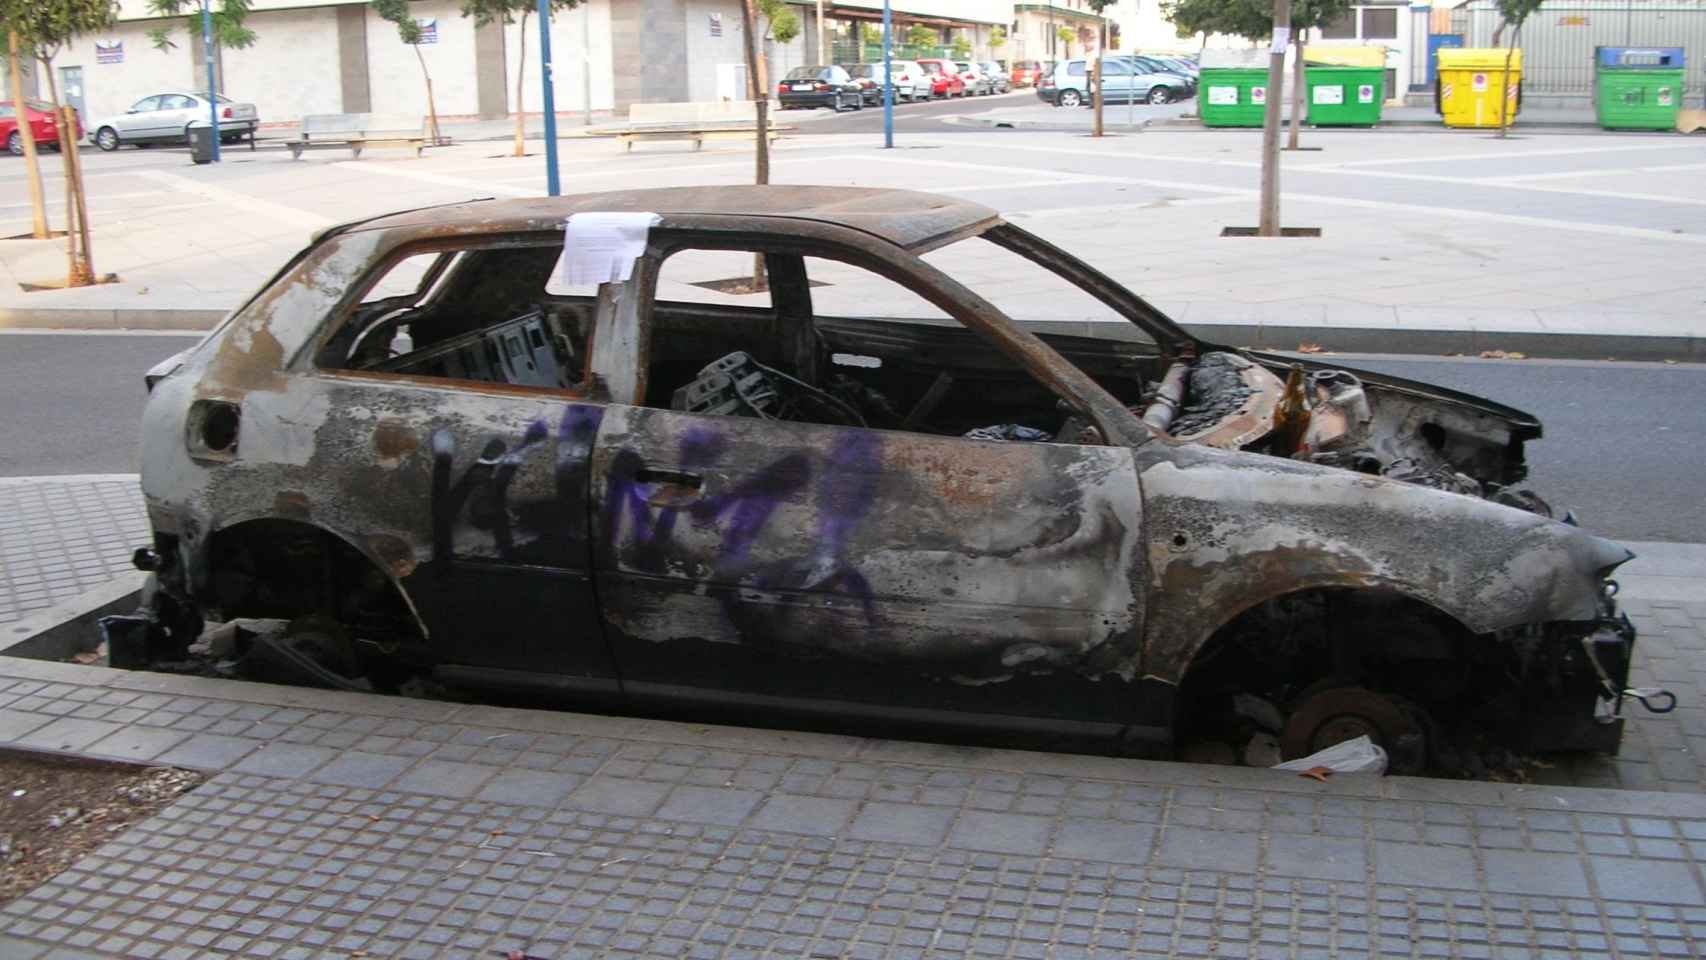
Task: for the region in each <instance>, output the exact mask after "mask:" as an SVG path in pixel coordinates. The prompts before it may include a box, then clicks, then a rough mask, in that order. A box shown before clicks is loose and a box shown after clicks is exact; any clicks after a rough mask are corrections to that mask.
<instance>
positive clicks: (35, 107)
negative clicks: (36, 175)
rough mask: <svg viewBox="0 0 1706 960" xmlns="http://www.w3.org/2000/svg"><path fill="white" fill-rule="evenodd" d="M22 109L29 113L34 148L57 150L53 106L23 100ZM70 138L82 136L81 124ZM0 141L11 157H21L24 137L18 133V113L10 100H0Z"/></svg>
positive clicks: (56, 132) (45, 102) (57, 126)
mask: <svg viewBox="0 0 1706 960" xmlns="http://www.w3.org/2000/svg"><path fill="white" fill-rule="evenodd" d="M24 107H25V109H26V110H27V112H28V113H29V117H30V132H31V133H32V134H34V135H35V138H36V146H38V147H44V146H45V147H53V148H54V149H58V148H59V124H58V123H57V122H56V121H55V120H54V112H53V104H51V103H48V102H47V101H45V100H25V101H24ZM71 136H72V138H73V139H78V138H81V137H82V136H83V124H82V123H81V122H79V123H78V124H77V129H76V130H74V131H72V134H71ZM0 141H4V142H5V144H6V149H7V151H9V152H10V153H11V154H12V156H14V157H16V156H21V155H23V152H24V135H23V134H22V133H20V132H18V111H17V108H16V107H15V106H14V105H13V103H12V101H10V100H0Z"/></svg>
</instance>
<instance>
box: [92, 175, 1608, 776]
mask: <svg viewBox="0 0 1706 960" xmlns="http://www.w3.org/2000/svg"><path fill="white" fill-rule="evenodd" d="M623 211H630V212H634V211H644V212H648V213H651V214H655V215H656V217H655V225H654V226H652V227H651V229H650V231H649V233H648V234H647V235H646V239H645V243H644V249H643V252H641V253H640V255H639V256H638V258H637V260H635V261H634V263H633V266H632V273H631V275H630V276H629V278H628V279H626V280H624V281H619V282H610V283H604V284H601V285H596V286H594V287H588V288H585V289H579V290H568V291H566V292H565V291H563V290H561V289H560V286H561V285H560V283H559V282H558V281H557V280H554V279H553V277H554V276H556V274H557V269H558V261H559V259H560V257H562V255H563V253H564V230H563V224H564V221H565V218H567V217H570V216H572V215H574V214H577V213H592V212H599V213H605V212H623ZM967 245H973V246H977V245H990V246H989V247H983V246H977V249H979V250H982V249H995V250H997V251H998V252H1000V253H1001V254H1002V255H1004V256H1011V257H1017V258H1019V259H1021V260H1023V261H1025V262H1028V263H1029V264H1032V265H1035V266H1038V267H1040V268H1041V269H1042V270H1043V271H1045V272H1046V274H1047V275H1048V276H1049V277H1051V278H1052V279H1054V280H1056V281H1058V282H1060V283H1061V284H1063V285H1065V286H1067V287H1069V288H1071V289H1073V290H1076V291H1078V292H1080V293H1084V294H1087V295H1088V296H1089V297H1090V298H1091V299H1093V300H1094V302H1095V303H1096V304H1098V305H1099V309H1101V310H1103V311H1104V312H1105V313H1106V314H1107V315H1109V316H1111V317H1116V318H1123V319H1124V320H1126V321H1129V323H1130V324H1131V328H1130V329H1131V331H1132V335H1131V336H1130V337H1124V338H1120V339H1093V338H1090V337H1085V336H1072V335H1061V334H1050V333H1044V334H1043V335H1040V336H1039V335H1036V334H1033V333H1031V332H1028V331H1027V329H1026V328H1024V327H1022V326H1021V325H1020V324H1019V323H1017V322H1016V321H1015V320H1014V319H1012V318H1011V317H1010V316H1009V315H1008V314H1007V313H1005V312H1003V311H1002V310H1001V309H999V308H998V307H997V306H996V305H994V304H992V303H991V302H990V301H989V300H987V299H985V298H984V297H983V296H980V295H979V293H977V292H975V291H974V290H973V289H971V288H970V287H969V286H968V285H966V284H962V283H960V282H958V281H956V280H955V279H953V278H952V277H950V276H949V275H948V274H947V273H945V272H943V271H942V270H939V269H937V268H936V267H934V266H933V265H932V264H931V262H928V261H927V260H926V259H925V258H924V255H925V254H927V253H930V252H932V251H936V250H941V249H948V248H953V249H963V248H965V247H966V246H967ZM693 251H725V252H726V251H739V252H741V253H742V254H746V253H756V254H759V255H762V257H763V258H764V260H765V263H766V266H767V270H768V278H769V285H770V300H771V304H770V306H768V307H763V308H754V307H744V306H736V305H724V304H718V303H685V302H676V301H672V300H670V299H669V298H667V297H666V296H664V294H663V293H662V292H660V287H659V283H658V278H659V274H660V270H661V269H662V268H663V266H664V265H665V264H666V263H668V262H669V261H670V259H671V258H672V257H676V256H678V255H682V254H685V253H689V252H693ZM748 263H750V259H748ZM808 263H809V264H813V265H814V266H813V273H814V275H816V273H817V272H819V267H818V266H816V265H820V264H828V265H833V266H834V267H835V268H836V269H841V270H853V271H861V272H868V273H870V274H874V275H876V276H877V277H879V278H882V279H883V280H884V281H885V282H890V283H893V284H898V285H899V286H900V287H901V288H903V289H904V290H906V291H908V292H910V294H913V295H916V296H917V297H918V298H920V300H921V301H922V302H926V303H928V304H931V305H934V306H935V307H936V308H938V309H939V310H940V311H941V312H942V313H944V314H945V315H946V317H947V318H948V319H947V320H946V321H944V320H940V319H938V320H934V321H917V322H910V321H907V320H904V319H896V318H892V317H881V316H869V315H865V316H832V315H829V312H828V311H826V310H822V309H814V303H813V298H814V289H815V283H816V281H813V280H811V279H809V278H808V276H807V274H808V269H807V265H808ZM402 265H410V266H412V269H413V272H412V273H407V274H406V276H407V278H408V280H407V282H406V283H402V284H398V283H397V282H396V280H395V277H396V276H397V272H398V270H400V269H401V268H402ZM553 290H555V291H556V292H553ZM819 295H820V296H821V295H823V294H819ZM1080 329H1082V328H1080ZM148 380H149V388H150V397H149V401H148V404H147V408H146V413H145V417H144V424H143V431H144V439H143V463H142V485H143V490H144V493H145V495H146V499H147V504H148V510H149V515H150V519H151V522H152V526H153V529H154V543H153V544H152V546H151V547H149V548H147V549H145V550H142V551H139V553H138V557H137V563H138V566H140V567H142V568H143V569H147V570H150V571H152V573H153V576H152V578H151V579H150V585H149V588H148V589H147V591H146V604H145V607H144V609H143V610H141V611H139V612H138V614H137V615H135V616H132V617H121V618H110V619H109V620H108V621H107V622H106V623H105V624H104V627H105V629H106V632H107V635H108V639H109V643H110V650H111V656H112V660H113V662H114V664H115V665H122V666H135V667H150V666H152V667H165V668H180V667H181V663H182V662H183V661H184V660H185V659H186V657H187V656H188V653H187V651H188V649H189V646H190V644H191V643H192V642H196V641H197V638H198V637H200V636H201V635H202V633H203V631H204V629H205V628H206V626H207V625H208V624H209V623H211V622H216V621H223V622H238V623H243V624H247V625H249V627H250V629H244V630H237V631H229V632H227V633H226V634H225V638H224V640H223V641H216V643H215V646H216V647H217V649H216V650H215V651H214V654H213V655H214V657H215V658H216V659H218V658H224V659H225V660H226V661H228V662H229V663H230V664H234V665H235V666H234V667H232V669H237V670H241V671H243V672H245V673H247V674H249V675H254V676H260V677H273V678H281V679H292V680H297V681H304V680H305V681H308V682H318V683H323V684H327V685H334V686H357V687H361V688H377V689H383V690H395V689H397V688H399V687H403V688H406V687H408V686H409V685H411V684H414V683H418V682H429V683H442V684H447V685H451V686H455V687H475V688H499V689H507V690H521V691H529V692H532V693H542V694H549V695H560V696H562V697H564V698H567V699H569V700H571V701H573V702H580V703H588V702H612V703H620V704H624V705H629V706H633V707H639V708H652V707H656V706H659V705H671V704H684V703H685V704H693V705H705V704H710V705H722V706H728V707H733V708H735V709H738V710H741V711H748V712H756V711H762V710H777V711H785V712H788V713H791V714H796V715H805V716H823V717H830V718H837V719H839V720H853V721H857V722H864V721H880V722H890V721H899V722H902V723H913V722H918V723H926V724H931V725H935V726H947V727H954V728H959V729H962V730H966V731H974V732H975V731H989V730H994V731H999V732H1000V733H1001V735H1002V736H1003V737H1004V738H1006V739H1007V740H1008V741H1009V742H1012V740H1013V739H1014V738H1018V739H1019V740H1021V741H1023V740H1025V739H1027V738H1030V739H1036V740H1042V741H1046V742H1048V743H1060V742H1063V741H1064V740H1066V739H1069V738H1070V739H1072V740H1084V739H1088V740H1091V741H1094V742H1095V743H1097V744H1100V745H1101V746H1102V748H1104V749H1110V750H1119V751H1125V752H1135V753H1143V754H1149V755H1167V754H1169V753H1170V752H1171V751H1172V750H1174V748H1175V747H1176V745H1177V744H1178V742H1179V741H1180V739H1181V738H1184V737H1211V738H1223V739H1228V740H1229V741H1231V742H1232V743H1233V745H1234V746H1236V745H1237V743H1238V742H1239V741H1241V740H1246V739H1248V738H1249V737H1250V736H1251V735H1252V733H1253V732H1254V731H1255V730H1256V728H1258V727H1262V726H1266V727H1268V728H1270V729H1271V728H1274V727H1278V728H1279V729H1277V730H1274V731H1273V732H1274V733H1275V734H1276V735H1277V736H1278V737H1280V738H1281V739H1283V741H1284V745H1285V750H1286V752H1287V753H1288V754H1292V755H1295V754H1299V753H1305V752H1309V751H1311V750H1313V749H1318V748H1319V747H1321V746H1325V745H1328V744H1329V743H1332V742H1336V741H1337V740H1338V739H1342V738H1343V737H1345V736H1350V735H1354V734H1356V733H1364V732H1366V733H1370V734H1372V735H1373V736H1374V737H1375V738H1376V739H1378V740H1381V741H1383V742H1384V743H1386V744H1387V746H1388V748H1389V749H1390V750H1392V751H1394V757H1395V759H1397V760H1399V766H1400V768H1403V767H1404V766H1406V764H1407V765H1408V766H1410V767H1411V768H1415V767H1416V766H1419V765H1420V764H1421V763H1423V762H1425V761H1424V760H1423V759H1422V757H1423V756H1424V755H1426V754H1430V753H1432V754H1437V753H1438V752H1439V751H1441V750H1443V749H1446V742H1447V738H1445V737H1442V736H1440V735H1438V733H1437V728H1438V726H1439V724H1440V723H1441V722H1442V720H1444V719H1446V718H1450V719H1452V720H1456V719H1461V718H1464V717H1473V718H1475V720H1476V722H1477V723H1479V724H1482V725H1484V726H1486V727H1488V728H1489V729H1492V728H1497V729H1500V730H1501V731H1503V733H1502V734H1501V735H1502V736H1505V737H1506V738H1507V739H1508V740H1509V741H1510V742H1511V743H1512V745H1513V746H1516V747H1518V748H1521V749H1528V750H1545V749H1595V750H1606V751H1615V750H1616V749H1617V745H1618V741H1619V738H1620V734H1621V727H1622V719H1621V709H1622V703H1623V700H1624V695H1625V692H1626V691H1625V690H1624V685H1625V682H1626V677H1627V674H1628V669H1629V661H1630V654H1631V650H1632V647H1633V642H1634V632H1633V630H1632V629H1631V627H1630V625H1629V623H1628V621H1627V620H1626V618H1624V617H1622V616H1620V615H1619V614H1618V613H1617V612H1616V609H1615V605H1614V601H1613V599H1612V597H1613V594H1614V593H1615V584H1614V583H1613V582H1612V581H1610V580H1609V577H1610V575H1611V573H1612V571H1613V570H1614V569H1615V568H1616V567H1617V566H1618V565H1619V564H1621V563H1623V562H1624V561H1626V560H1627V559H1629V558H1630V556H1631V554H1630V553H1629V551H1627V550H1626V549H1624V548H1622V547H1620V546H1617V545H1615V544H1612V543H1610V542H1607V541H1605V540H1602V539H1600V538H1597V537H1595V536H1592V535H1590V534H1588V533H1586V532H1584V531H1583V530H1581V529H1578V528H1577V527H1576V526H1574V525H1572V524H1571V523H1568V522H1560V521H1558V520H1554V519H1552V518H1550V517H1549V516H1547V513H1548V508H1547V507H1546V505H1545V504H1544V503H1542V502H1541V501H1540V500H1539V499H1538V498H1536V497H1534V496H1532V495H1531V494H1527V493H1525V492H1522V491H1520V490H1518V489H1517V487H1516V485H1517V484H1518V483H1520V482H1521V481H1522V480H1523V479H1524V475H1525V466H1524V462H1523V445H1524V443H1525V442H1526V441H1528V440H1532V439H1534V438H1536V437H1538V436H1539V435H1540V425H1539V424H1538V423H1537V422H1536V421H1535V420H1534V419H1533V418H1532V417H1529V416H1528V415H1526V414H1523V413H1521V412H1519V411H1516V410H1512V409H1510V408H1507V407H1503V406H1500V405H1498V404H1495V403H1492V402H1489V401H1486V400H1481V399H1478V398H1474V397H1470V396H1466V395H1462V394H1457V393H1453V392H1451V391H1447V390H1442V389H1438V388H1434V387H1430V386H1427V385H1424V384H1418V383H1413V382H1407V381H1402V380H1397V379H1393V378H1388V377H1382V376H1377V375H1373V374H1367V373H1360V372H1356V371H1351V370H1346V369H1343V368H1338V367H1333V366H1328V365H1325V364H1319V363H1294V362H1292V361H1290V360H1287V359H1284V358H1280V357H1274V356H1265V355H1260V354H1254V353H1250V352H1246V351H1240V350H1236V349H1232V348H1227V347H1221V346H1216V345H1214V344H1210V343H1207V342H1204V341H1202V340H1199V339H1197V338H1195V337H1193V336H1191V335H1189V334H1187V333H1186V332H1184V331H1183V330H1182V329H1180V328H1179V327H1177V326H1176V325H1174V324H1173V323H1172V322H1171V321H1169V320H1167V318H1166V317H1164V316H1163V315H1161V314H1160V313H1159V312H1158V311H1156V310H1155V309H1154V308H1153V307H1152V306H1150V305H1149V304H1148V303H1146V302H1145V301H1143V300H1142V299H1141V298H1139V297H1137V296H1135V295H1133V294H1132V293H1130V292H1128V291H1127V290H1125V289H1124V288H1122V287H1121V286H1119V285H1118V284H1116V283H1114V282H1113V281H1111V280H1110V279H1108V278H1107V277H1106V276H1104V275H1102V274H1100V273H1098V272H1097V271H1096V270H1094V269H1093V268H1091V267H1089V266H1088V265H1086V264H1085V263H1083V262H1081V261H1079V260H1077V259H1076V258H1074V257H1072V256H1071V255H1070V254H1067V253H1065V252H1064V251H1061V250H1059V249H1058V248H1055V247H1053V246H1051V245H1049V244H1047V243H1046V242H1044V241H1042V240H1041V239H1039V238H1037V237H1035V236H1033V235H1032V234H1029V233H1027V232H1026V231H1024V230H1022V229H1020V228H1018V227H1016V226H1014V225H1012V224H1009V223H1006V222H1004V221H1003V220H1002V219H1001V218H1000V217H999V216H998V215H997V214H996V213H995V212H994V211H992V210H990V209H988V208H985V207H981V206H978V205H976V204H971V203H965V202H962V201H958V200H951V199H945V198H941V197H935V196H930V195H925V194H918V193H910V192H903V191H879V190H849V189H836V190H820V189H818V188H805V187H771V188H756V187H755V188H741V187H721V188H710V189H684V190H675V189H671V190H653V191H637V192H629V193H619V194H604V195H589V196H580V197H564V198H553V199H548V200H525V201H505V202H491V201H483V202H473V203H467V204H462V205H457V206H450V207H441V208H430V209H425V210H420V211H412V212H406V213H400V214H395V215H391V216H387V217H383V218H379V219H376V220H371V221H366V222H361V223H356V224H350V225H346V226H344V227H339V228H334V229H333V230H330V231H328V232H327V233H326V234H324V235H322V236H320V237H319V238H317V239H316V241H315V242H314V243H313V244H312V245H311V246H310V247H309V248H308V249H306V250H304V251H303V252H302V253H301V254H299V255H298V256H297V257H296V259H295V260H293V261H292V262H291V263H290V264H288V265H287V266H286V267H285V268H284V269H283V270H282V271H281V272H280V273H279V274H278V276H277V277H275V278H274V279H273V280H272V281H271V282H270V283H268V284H267V285H266V286H265V287H264V288H263V289H262V290H261V291H260V292H259V293H258V294H256V296H255V297H254V298H253V299H252V300H251V301H249V302H248V303H247V304H245V305H244V306H243V307H241V308H240V309H238V310H237V311H236V312H235V313H234V314H233V316H232V317H231V318H230V319H229V320H228V321H227V322H226V323H225V324H224V325H223V326H222V327H221V328H219V329H218V330H216V331H215V332H214V333H212V334H211V335H210V336H209V337H208V338H207V339H206V340H205V341H203V342H202V343H201V344H200V345H198V346H197V347H195V348H193V349H191V350H189V351H186V352H185V353H184V354H181V355H179V356H178V357H175V358H173V359H172V360H170V361H168V362H166V363H164V364H162V365H161V366H160V367H158V368H156V369H155V370H154V371H153V372H151V373H150V375H149V378H148ZM257 620H258V621H262V623H260V624H258V625H257V624H254V623H252V621H257ZM199 642H201V643H207V642H208V641H207V640H206V639H205V638H203V639H202V640H201V641H199ZM198 649H199V648H198ZM1251 702H1257V703H1260V704H1263V705H1264V706H1263V707H1262V708H1261V709H1259V710H1255V711H1251V710H1247V709H1243V710H1241V709H1240V708H1238V707H1237V706H1236V705H1238V704H1245V705H1247V704H1249V703H1251ZM1263 716H1267V717H1269V719H1267V720H1266V721H1265V722H1263V721H1262V719H1261V718H1262V717H1263ZM1229 717H1231V718H1234V719H1233V721H1228V719H1227V718H1229ZM1238 718H1251V719H1248V720H1245V719H1238Z"/></svg>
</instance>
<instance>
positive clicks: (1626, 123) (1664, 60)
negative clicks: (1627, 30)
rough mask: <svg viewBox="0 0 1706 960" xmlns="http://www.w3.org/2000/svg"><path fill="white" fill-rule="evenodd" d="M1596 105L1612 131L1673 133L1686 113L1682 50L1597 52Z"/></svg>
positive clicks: (1606, 49) (1602, 123)
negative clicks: (1670, 131) (1682, 109)
mask: <svg viewBox="0 0 1706 960" xmlns="http://www.w3.org/2000/svg"><path fill="white" fill-rule="evenodd" d="M1594 68H1595V77H1594V105H1595V106H1596V107H1597V108H1598V113H1599V125H1600V126H1601V127H1604V128H1605V129H1607V130H1673V129H1675V128H1676V119H1677V113H1678V111H1680V110H1681V108H1682V71H1683V69H1684V64H1683V53H1682V48H1681V47H1595V48H1594Z"/></svg>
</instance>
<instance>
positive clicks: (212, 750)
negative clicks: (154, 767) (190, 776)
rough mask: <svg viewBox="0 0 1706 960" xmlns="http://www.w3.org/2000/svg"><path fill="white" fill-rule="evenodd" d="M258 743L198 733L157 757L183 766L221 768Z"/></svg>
mask: <svg viewBox="0 0 1706 960" xmlns="http://www.w3.org/2000/svg"><path fill="white" fill-rule="evenodd" d="M260 745H261V742H260V741H259V740H249V739H246V738H243V737H227V736H222V735H220V734H217V733H198V734H196V735H195V736H192V737H190V738H189V739H188V740H185V741H184V742H183V743H180V744H178V745H177V746H175V747H173V748H172V749H170V750H167V751H166V752H165V753H162V754H160V756H159V758H158V759H159V761H160V762H161V763H172V764H177V765H178V766H183V767H199V768H201V769H204V770H223V769H225V768H226V767H229V766H231V765H232V764H234V763H236V762H237V761H238V760H241V759H243V757H244V756H246V755H248V754H250V753H253V752H254V750H255V748H257V747H259V746H260Z"/></svg>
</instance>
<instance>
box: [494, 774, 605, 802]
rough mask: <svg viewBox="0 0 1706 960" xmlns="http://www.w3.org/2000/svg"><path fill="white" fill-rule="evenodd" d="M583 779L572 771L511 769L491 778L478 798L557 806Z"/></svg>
mask: <svg viewBox="0 0 1706 960" xmlns="http://www.w3.org/2000/svg"><path fill="white" fill-rule="evenodd" d="M582 779H584V778H583V777H579V776H576V775H575V774H572V773H552V772H550V771H548V770H517V769H509V770H505V771H504V772H502V773H500V774H498V775H497V776H495V777H493V778H492V779H491V780H490V781H488V782H487V783H486V785H485V786H484V787H481V788H480V792H479V793H477V794H475V797H476V798H477V799H480V800H485V801H487V802H490V803H514V804H519V805H522V806H529V807H555V806H556V805H558V804H560V803H562V802H563V800H564V798H566V797H567V796H568V795H569V793H570V791H572V790H574V788H575V787H577V786H579V785H580V782H581V780H582Z"/></svg>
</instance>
